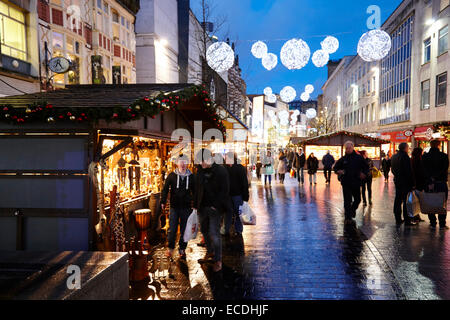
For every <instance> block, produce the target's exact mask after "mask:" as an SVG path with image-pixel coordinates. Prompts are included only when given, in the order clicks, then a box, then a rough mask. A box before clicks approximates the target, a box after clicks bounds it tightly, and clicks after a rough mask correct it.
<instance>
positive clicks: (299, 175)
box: [295, 168, 305, 183]
mask: <svg viewBox="0 0 450 320" xmlns="http://www.w3.org/2000/svg"><path fill="white" fill-rule="evenodd" d="M303 170H304V168H299V169H296V170H295V172H296V174H297V181H298V182H301V183H303V182H305V177H304V175H303Z"/></svg>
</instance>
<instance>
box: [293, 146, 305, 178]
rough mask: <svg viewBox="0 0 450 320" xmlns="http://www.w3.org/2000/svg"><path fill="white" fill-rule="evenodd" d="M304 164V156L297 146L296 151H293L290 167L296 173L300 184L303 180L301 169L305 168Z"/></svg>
mask: <svg viewBox="0 0 450 320" xmlns="http://www.w3.org/2000/svg"><path fill="white" fill-rule="evenodd" d="M305 164H306V156H305V154H304V153H303V149H302V148H299V149H298V152H295V154H294V161H293V163H292V167H293V168H294V170H295V171H296V173H297V181H298V183H299V184H300V183H301V184H303V183H304V182H305V179H304V176H303V170H304V168H305Z"/></svg>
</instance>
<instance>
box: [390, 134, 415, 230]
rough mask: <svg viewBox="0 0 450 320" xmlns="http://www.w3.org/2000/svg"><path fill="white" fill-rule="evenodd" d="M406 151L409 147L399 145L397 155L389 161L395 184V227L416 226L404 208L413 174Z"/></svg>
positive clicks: (404, 144)
mask: <svg viewBox="0 0 450 320" xmlns="http://www.w3.org/2000/svg"><path fill="white" fill-rule="evenodd" d="M408 150H409V146H408V144H407V143H405V142H403V143H400V145H399V147H398V151H397V153H396V154H395V155H394V156H393V157H392V159H391V164H392V173H393V174H394V184H395V200H394V216H395V221H396V224H397V226H400V225H401V224H402V223H405V225H406V226H413V225H416V223H415V222H414V221H412V219H411V218H409V216H408V209H407V207H406V200H407V197H408V193H409V192H410V191H411V190H412V188H413V173H412V169H411V159H410V158H409V156H408ZM402 212H403V220H402Z"/></svg>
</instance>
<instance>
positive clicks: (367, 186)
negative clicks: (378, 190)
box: [359, 150, 373, 206]
mask: <svg viewBox="0 0 450 320" xmlns="http://www.w3.org/2000/svg"><path fill="white" fill-rule="evenodd" d="M359 154H360V155H361V156H362V157H363V158H364V160H365V161H366V162H367V165H368V166H369V171H368V172H369V173H368V174H367V176H366V178H365V179H364V180H363V181H362V184H361V195H362V199H363V205H364V206H367V200H366V190H367V198H369V205H372V169H373V161H372V160H371V159H370V158H369V157H368V155H367V151H366V150H362V151H360V152H359Z"/></svg>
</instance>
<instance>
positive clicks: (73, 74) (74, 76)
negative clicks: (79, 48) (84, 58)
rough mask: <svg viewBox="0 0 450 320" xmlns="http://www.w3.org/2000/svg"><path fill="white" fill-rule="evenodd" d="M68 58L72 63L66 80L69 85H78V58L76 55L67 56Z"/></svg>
mask: <svg viewBox="0 0 450 320" xmlns="http://www.w3.org/2000/svg"><path fill="white" fill-rule="evenodd" d="M68 58H69V59H70V61H71V62H72V66H71V68H70V70H69V72H67V80H68V83H69V84H79V83H80V58H79V57H78V56H76V55H73V54H69V55H68Z"/></svg>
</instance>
